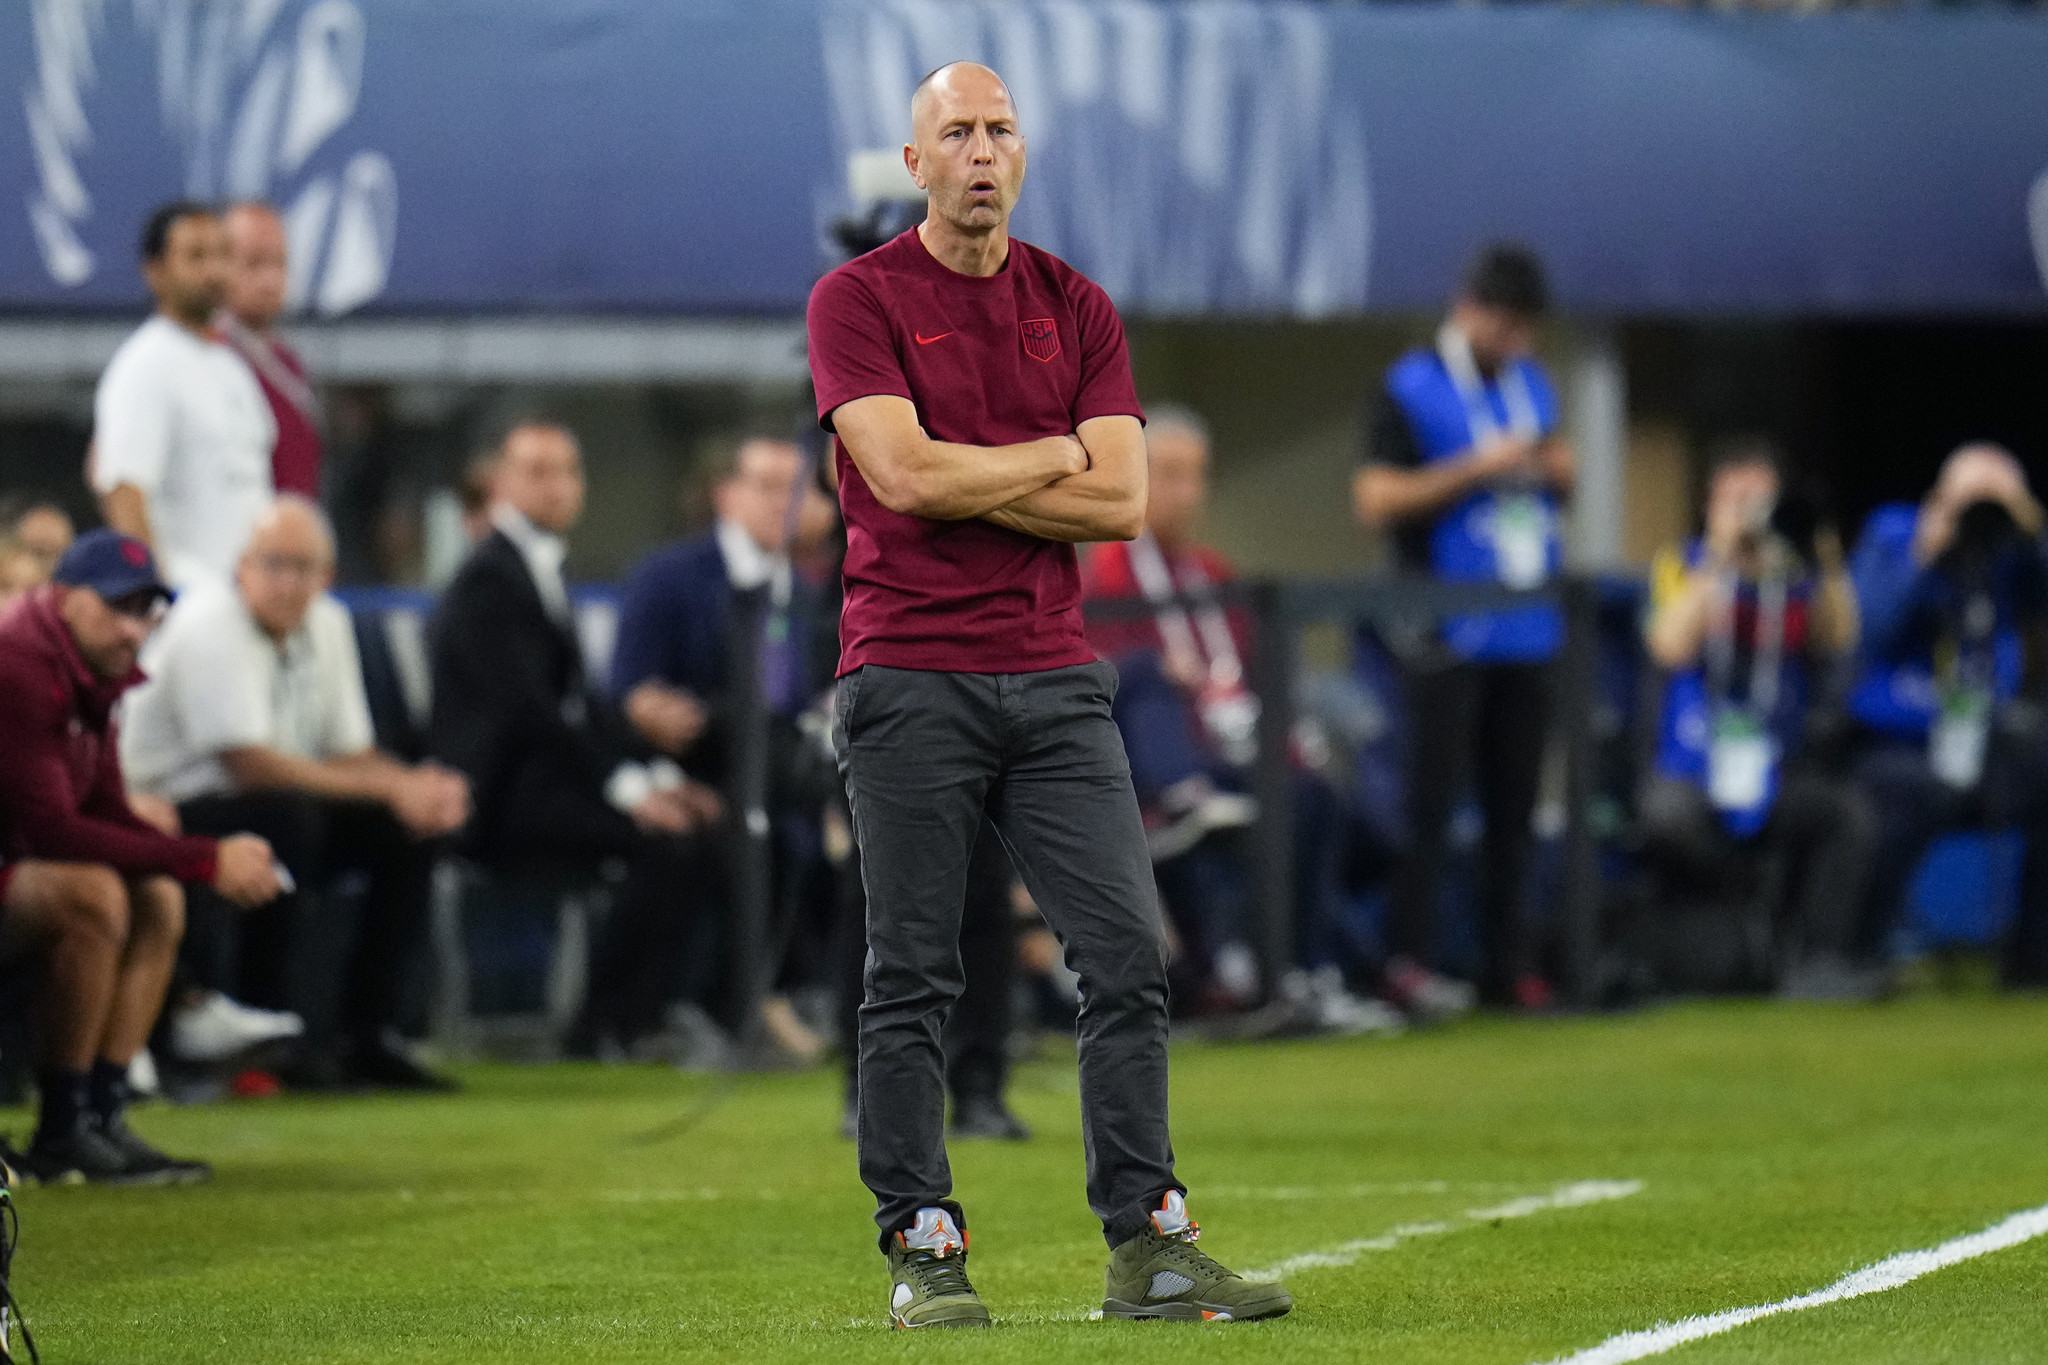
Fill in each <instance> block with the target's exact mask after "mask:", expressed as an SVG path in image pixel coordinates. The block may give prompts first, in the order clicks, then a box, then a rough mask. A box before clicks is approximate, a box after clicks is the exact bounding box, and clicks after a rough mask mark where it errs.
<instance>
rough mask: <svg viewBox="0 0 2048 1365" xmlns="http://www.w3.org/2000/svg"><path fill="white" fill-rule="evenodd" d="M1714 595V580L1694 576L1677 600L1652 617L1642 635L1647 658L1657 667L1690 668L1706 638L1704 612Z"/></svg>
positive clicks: (1660, 609)
mask: <svg viewBox="0 0 2048 1365" xmlns="http://www.w3.org/2000/svg"><path fill="white" fill-rule="evenodd" d="M1713 593H1714V582H1713V580H1712V579H1711V578H1708V577H1706V576H1704V575H1700V574H1694V575H1692V576H1691V577H1690V578H1688V580H1687V582H1686V585H1685V587H1684V588H1683V589H1681V590H1680V595H1679V596H1678V598H1677V599H1676V600H1674V601H1672V602H1670V603H1667V604H1666V605H1665V606H1662V607H1660V608H1658V609H1657V611H1656V613H1655V614H1654V615H1652V616H1651V618H1650V627H1649V630H1648V631H1647V632H1645V634H1646V635H1647V637H1648V644H1649V649H1650V658H1651V659H1652V660H1653V661H1654V662H1655V663H1656V665H1657V666H1658V667H1659V668H1664V669H1677V668H1689V667H1691V666H1692V665H1693V664H1694V663H1695V662H1697V661H1698V659H1699V656H1700V646H1701V645H1702V644H1703V643H1704V642H1705V640H1706V638H1707V611H1708V609H1709V607H1710V605H1711V603H1712V600H1713Z"/></svg>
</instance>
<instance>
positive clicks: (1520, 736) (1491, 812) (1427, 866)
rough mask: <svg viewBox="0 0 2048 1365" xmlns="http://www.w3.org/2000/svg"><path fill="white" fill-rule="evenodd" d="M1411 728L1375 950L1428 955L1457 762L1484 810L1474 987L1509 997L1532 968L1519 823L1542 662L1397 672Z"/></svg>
mask: <svg viewBox="0 0 2048 1365" xmlns="http://www.w3.org/2000/svg"><path fill="white" fill-rule="evenodd" d="M1407 691H1408V715H1409V723H1410V728H1411V733H1412V739H1411V741H1410V749H1409V763H1408V845H1407V848H1406V849H1405V850H1404V851H1403V856H1402V858H1401V862H1400V867H1399V870H1398V871H1397V872H1396V873H1395V875H1394V886H1393V895H1392V897H1391V903H1390V905H1389V907H1388V915H1387V949H1388V952H1389V953H1390V954H1392V955H1395V956H1402V957H1408V958H1412V959H1414V960H1415V961H1416V962H1419V963H1422V964H1424V965H1426V966H1433V965H1435V955H1436V951H1437V940H1436V931H1437V924H1438V919H1439V915H1440V911H1439V907H1438V892H1439V888H1440V887H1441V886H1442V885H1443V878H1444V854H1445V846H1446V844H1447V842H1448V839H1449V828H1448V827H1449V825H1450V820H1451V811H1452V808H1453V806H1454V804H1455V803H1456V801H1457V798H1458V794H1459V792H1460V791H1461V790H1462V786H1461V781H1462V779H1463V777H1464V775H1465V774H1466V772H1467V771H1469V772H1470V773H1471V775H1472V778H1473V783H1474V785H1475V786H1476V788H1477V789H1478V797H1479V808H1480V811H1481V813H1482V814H1483V815H1484V816H1485V820H1486V834H1485V843H1484V845H1483V848H1484V853H1485V861H1484V865H1483V869H1482V876H1481V886H1482V889H1481V892H1480V910H1481V917H1482V918H1481V924H1480V928H1481V934H1482V940H1483V943H1484V950H1485V961H1484V964H1483V966H1482V969H1481V971H1480V974H1479V975H1480V981H1479V985H1480V990H1481V994H1482V995H1483V996H1484V997H1486V998H1487V999H1489V1000H1493V1001H1496V1002H1500V1001H1504V1000H1506V999H1507V998H1509V995H1510V992H1511V989H1512V987H1513V983H1514V981H1515V979H1516V978H1517V977H1519V976H1521V975H1523V974H1524V973H1526V972H1528V971H1530V970H1532V968H1533V966H1534V964H1533V962H1532V961H1531V955H1530V949H1529V944H1528V929H1527V921H1528V913H1527V901H1528V892H1529V871H1530V862H1531V858H1532V856H1533V853H1534V850H1535V835H1534V834H1533V832H1532V831H1531V830H1530V828H1529V821H1530V817H1531V816H1532V815H1533V814H1534V812H1535V808H1536V788H1537V783H1538V782H1539V780H1540V779H1541V777H1542V773H1543V748H1544V743H1545V740H1546V738H1547V735H1548V721H1549V713H1550V670H1549V666H1548V665H1546V664H1472V663H1450V664H1445V665H1442V666H1440V667H1426V668H1416V669H1412V670H1411V671H1410V672H1409V674H1408V678H1407Z"/></svg>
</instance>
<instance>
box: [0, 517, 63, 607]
mask: <svg viewBox="0 0 2048 1365" xmlns="http://www.w3.org/2000/svg"><path fill="white" fill-rule="evenodd" d="M74 538H75V536H74V532H73V530H72V526H71V517H70V514H68V513H67V512H65V511H64V509H63V508H61V507H58V506H57V505H56V504H54V503H48V502H32V503H28V504H26V505H21V504H16V505H13V506H0V613H4V612H5V611H6V610H7V608H9V607H11V606H13V605H14V604H15V603H16V602H18V601H20V600H21V599H22V598H23V597H25V596H27V595H28V593H29V592H30V590H31V589H34V588H40V587H42V586H43V584H45V583H47V582H49V581H50V576H51V575H52V574H54V573H55V572H56V571H57V561H58V560H60V559H62V558H63V557H64V552H65V551H66V550H68V549H70V548H71V542H72V540H73V539H74Z"/></svg>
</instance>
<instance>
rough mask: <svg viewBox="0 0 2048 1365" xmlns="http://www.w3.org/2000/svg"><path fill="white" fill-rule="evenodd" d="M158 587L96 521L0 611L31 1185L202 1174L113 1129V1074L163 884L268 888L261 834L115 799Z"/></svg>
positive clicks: (145, 559) (162, 918)
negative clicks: (178, 819)
mask: <svg viewBox="0 0 2048 1365" xmlns="http://www.w3.org/2000/svg"><path fill="white" fill-rule="evenodd" d="M169 596H170V590H169V588H167V587H166V586H165V585H164V583H163V582H162V580H161V579H160V578H159V577H158V576H157V571H156V564H155V561H154V560H153V558H152V557H151V555H150V553H149V549H148V547H147V546H145V545H143V544H142V542H140V541H138V540H134V539H132V538H129V537H126V536H122V535H120V534H119V533H117V532H114V531H110V530H99V531H92V532H89V533H87V534H86V535H84V536H81V537H80V538H79V539H78V541H77V542H76V543H75V544H74V545H73V546H72V547H71V548H70V549H69V550H68V551H67V552H66V553H65V555H64V557H63V558H62V559H61V560H59V562H58V564H57V568H56V572H55V577H54V582H53V583H52V584H51V585H50V586H47V587H43V588H38V589H36V590H35V591H34V592H32V593H31V594H30V595H29V596H28V598H27V599H26V600H25V601H24V602H22V603H21V604H20V605H19V606H18V607H17V608H16V609H15V610H14V611H13V612H11V613H10V614H8V616H6V617H5V618H4V619H0V696H4V697H6V698H7V702H6V704H5V705H0V958H14V957H17V956H25V955H34V956H37V957H38V958H40V960H41V970H40V977H41V981H42V986H43V1003H42V1020H43V1047H44V1051H45V1057H44V1063H43V1070H42V1072H41V1076H40V1079H39V1089H40V1091H41V1096H42V1108H41V1113H40V1116H39V1119H38V1123H37V1127H36V1133H35V1138H34V1140H33V1141H32V1142H31V1143H30V1145H29V1149H28V1152H27V1153H26V1155H23V1156H18V1157H17V1156H13V1155H10V1156H9V1157H8V1158H7V1160H8V1164H10V1165H13V1166H16V1167H17V1168H18V1169H21V1170H24V1171H26V1172H28V1173H29V1174H30V1175H32V1176H33V1177H35V1178H36V1179H39V1180H42V1181H45V1182H64V1181H70V1180H76V1179H85V1180H89V1181H94V1182H99V1183H108V1184H167V1183H189V1182H191V1181H194V1180H204V1179H205V1178H206V1177H207V1176H208V1174H209V1173H210V1172H209V1168H208V1167H207V1166H206V1164H205V1163H203V1162H196V1161H180V1160H175V1159H173V1158H171V1157H167V1156H165V1155H164V1154H163V1153H161V1152H158V1151H157V1150H156V1149H154V1148H153V1147H151V1146H150V1145H149V1144H148V1143H146V1142H144V1141H143V1140H142V1139H141V1138H140V1137H138V1136H137V1135H136V1134H135V1133H134V1132H133V1131H132V1130H131V1129H129V1127H128V1126H127V1122H126V1117H125V1116H126V1110H127V1105H128V1098H129V1095H128V1071H129V1067H130V1065H131V1064H132V1063H133V1061H134V1060H135V1057H136V1054H138V1053H139V1052H140V1051H141V1050H142V1047H143V1044H144V1042H145V1041H146V1040H147V1039H148V1037H149V1033H150V1029H151V1028H152V1027H153V1026H154V1025H155V1023H156V1018H157V1014H158V1011H159V1010H160V1009H161V1008H162V1006H163V998H164V989H165V986H166V983H167V982H168V981H169V980H170V976H171V969H172V966H173V963H174V960H175V958H176V956H177V951H178V941H179V939H180V937H181V936H182V935H183V933H184V928H185V893H184V888H183V887H182V886H180V885H179V883H180V882H181V881H189V882H194V883H198V884H203V885H209V886H211V887H212V888H213V889H214V890H215V891H217V892H218V893H219V894H221V895H222V896H224V897H226V898H227V899H228V900H230V901H231V902H233V903H234V904H236V905H238V906H241V907H242V908H244V909H248V908H251V907H254V906H258V905H261V904H263V903H265V902H267V901H269V900H270V899H272V898H273V897H274V896H276V895H277V893H278V890H279V885H278V878H277V874H276V872H275V870H274V867H273V863H272V855H271V850H270V846H269V845H268V844H266V843H265V842H264V841H263V840H262V839H260V838H257V837H255V836H253V835H249V834H241V833H238V834H232V835H229V836H228V837H225V838H222V839H218V840H216V839H210V838H201V837H197V836H191V835H186V836H178V835H171V834H166V833H163V832H161V831H159V830H157V829H155V828H153V827H152V826H151V825H150V824H149V823H148V822H146V821H144V820H143V819H142V818H141V817H140V816H138V815H137V814H136V813H135V811H134V810H133V809H132V808H131V807H130V805H129V802H128V794H127V786H126V783H125V781H124V779H123V775H122V771H121V761H120V754H119V744H118V738H117V736H118V732H119V726H118V725H117V723H116V721H115V717H114V707H115V703H116V702H117V701H118V700H119V699H120V697H121V695H122V693H124V692H126V691H127V690H128V689H129V688H131V687H133V686H135V684H136V683H138V682H140V681H141V680H142V673H141V670H140V669H139V668H138V667H137V666H136V659H137V656H138V655H139V653H140V652H141V649H142V646H143V643H144V641H145V640H147V639H148V638H149V634H150V632H151V631H152V630H153V629H154V628H155V626H156V623H157V622H158V621H159V620H160V619H161V617H162V613H163V607H164V603H165V601H166V600H167V599H168V598H169Z"/></svg>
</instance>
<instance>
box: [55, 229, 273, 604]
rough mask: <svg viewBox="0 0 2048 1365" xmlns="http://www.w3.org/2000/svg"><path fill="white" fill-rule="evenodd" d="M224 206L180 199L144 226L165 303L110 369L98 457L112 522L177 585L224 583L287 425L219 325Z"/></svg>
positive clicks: (105, 509)
mask: <svg viewBox="0 0 2048 1365" xmlns="http://www.w3.org/2000/svg"><path fill="white" fill-rule="evenodd" d="M227 269H228V249H227V236H226V234H225V232H223V230H222V228H221V221H220V218H219V216H218V215H217V214H215V212H214V210H213V209H212V208H210V207H208V206H207V205H205V204H198V203H193V202H191V201H189V200H179V201H177V202H175V203H170V204H166V205H164V206H163V207H162V208H159V209H158V210H156V211H155V212H154V213H152V214H151V215H150V216H149V221H148V222H147V223H146V224H145V225H144V226H143V230H142V275H143V278H144V279H145V280H147V281H148V283H149V290H150V293H151V294H152V295H154V296H155V298H156V304H157V311H156V313H155V314H154V315H153V316H152V317H151V318H150V319H149V321H147V322H145V323H143V324H142V326H141V327H139V328H137V329H136V331H135V333H134V335H132V336H130V337H129V338H128V340H126V341H125V342H123V343H121V348H120V350H118V351H116V352H115V353H114V358H113V360H112V361H110V362H109V363H108V365H107V369H106V372H105V373H104V374H102V375H101V376H100V383H99V390H98V392H97V393H96V394H95V395H94V397H93V437H92V440H93V444H92V451H91V454H90V455H89V457H88V466H89V469H90V478H91V481H92V486H93V489H94V491H96V492H97V493H98V494H99V496H100V510H101V513H102V515H104V516H105V518H106V520H107V524H108V525H109V526H112V527H113V528H114V529H115V530H118V531H120V532H121V533H122V534H124V535H129V536H133V537H134V538H135V539H137V540H139V541H141V542H142V543H143V544H145V545H148V546H150V547H151V548H152V549H154V550H155V551H156V552H157V554H158V555H159V556H160V558H161V559H162V561H163V566H164V574H165V577H166V578H167V579H168V580H169V581H170V582H171V583H172V584H173V585H175V586H178V587H184V586H187V585H190V584H198V583H215V584H225V583H226V582H227V581H228V580H229V579H230V578H231V577H232V576H233V574H234V569H235V561H236V559H237V558H238V557H239V556H240V555H241V553H242V546H244V545H245V544H247V543H248V540H249V530H250V528H251V527H252V526H254V525H255V524H256V518H257V517H259V516H261V515H262V514H263V509H264V508H266V507H267V506H269V504H270V498H271V494H272V491H273V490H272V484H271V472H270V456H271V451H272V449H273V448H274V447H275V445H276V443H277V423H276V422H275V421H274V420H273V419H272V417H271V415H270V404H269V402H268V401H267V400H266V399H265V398H264V396H263V390H262V388H261V387H260V386H259V385H258V383H257V381H256V376H255V375H254V374H252V373H251V372H250V370H249V367H248V365H247V364H246V363H244V362H243V360H242V357H241V356H240V355H239V354H237V353H236V351H235V349H234V348H233V347H232V346H229V345H228V344H227V343H226V342H224V341H223V340H222V339H221V337H220V334H219V333H218V332H217V331H215V330H214V318H215V315H216V313H217V311H218V310H219V308H220V305H221V300H222V299H223V298H224V297H225V294H226V289H227Z"/></svg>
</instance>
